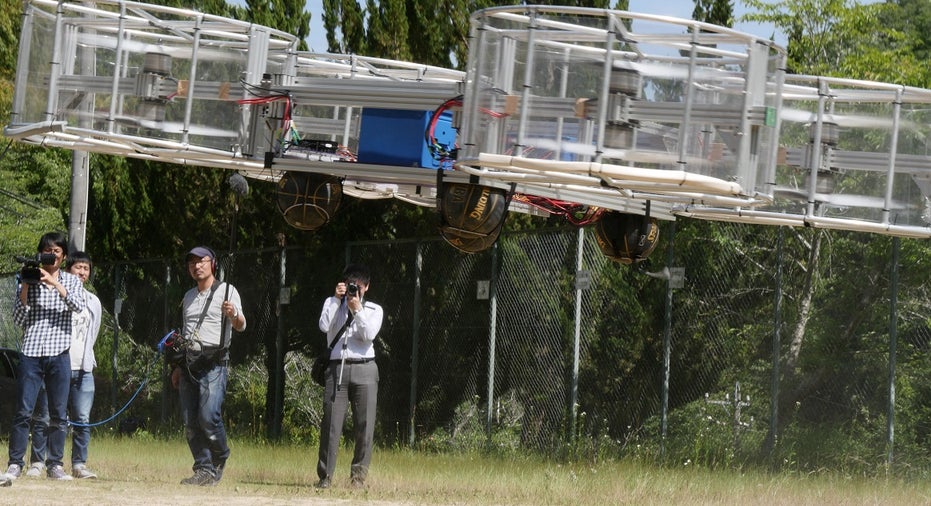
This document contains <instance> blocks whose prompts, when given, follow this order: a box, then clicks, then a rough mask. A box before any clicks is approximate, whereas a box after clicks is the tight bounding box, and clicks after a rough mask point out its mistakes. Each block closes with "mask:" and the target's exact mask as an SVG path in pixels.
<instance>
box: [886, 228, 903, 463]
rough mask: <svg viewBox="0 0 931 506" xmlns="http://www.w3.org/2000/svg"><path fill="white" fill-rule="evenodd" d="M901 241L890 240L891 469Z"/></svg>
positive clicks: (888, 423) (888, 419) (888, 440)
mask: <svg viewBox="0 0 931 506" xmlns="http://www.w3.org/2000/svg"><path fill="white" fill-rule="evenodd" d="M900 244H901V239H899V238H898V237H893V238H892V272H891V273H890V276H889V277H890V279H889V285H890V289H889V291H890V293H889V404H888V411H887V413H888V414H887V415H886V448H887V451H888V455H887V460H886V463H887V464H888V465H889V466H890V467H891V466H892V461H893V456H894V454H893V443H894V442H895V361H896V356H895V355H896V346H895V344H896V343H895V341H896V335H897V333H896V324H897V320H898V310H897V308H896V304H897V303H898V291H899V245H900Z"/></svg>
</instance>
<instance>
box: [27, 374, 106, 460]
mask: <svg viewBox="0 0 931 506" xmlns="http://www.w3.org/2000/svg"><path fill="white" fill-rule="evenodd" d="M93 406H94V373H91V372H86V371H71V391H70V394H69V396H68V416H69V420H70V421H71V465H72V466H74V465H77V464H86V463H87V447H88V445H89V444H90V441H91V429H90V427H88V426H87V424H88V423H90V417H91V408H92V407H93ZM48 422H49V416H48V397H47V396H46V394H45V388H43V389H42V391H41V392H40V393H39V397H38V398H37V399H36V408H35V411H33V413H32V452H31V456H30V457H29V461H30V462H32V463H36V462H43V461H45V451H46V440H47V435H46V432H47V431H48Z"/></svg>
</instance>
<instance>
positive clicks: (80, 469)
mask: <svg viewBox="0 0 931 506" xmlns="http://www.w3.org/2000/svg"><path fill="white" fill-rule="evenodd" d="M71 476H74V477H75V478H77V479H79V480H86V479H90V478H96V477H97V474H96V473H94V472H93V471H91V470H90V469H88V468H87V466H85V465H84V464H75V465H73V466H71Z"/></svg>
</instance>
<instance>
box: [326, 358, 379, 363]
mask: <svg viewBox="0 0 931 506" xmlns="http://www.w3.org/2000/svg"><path fill="white" fill-rule="evenodd" d="M374 361H375V357H369V358H347V359H346V363H347V364H367V363H369V362H374ZM330 363H331V364H339V363H342V360H330Z"/></svg>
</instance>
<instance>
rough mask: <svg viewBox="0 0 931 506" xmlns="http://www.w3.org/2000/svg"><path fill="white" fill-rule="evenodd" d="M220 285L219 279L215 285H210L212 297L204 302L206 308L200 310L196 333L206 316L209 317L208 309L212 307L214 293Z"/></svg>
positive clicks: (195, 328) (214, 282)
mask: <svg viewBox="0 0 931 506" xmlns="http://www.w3.org/2000/svg"><path fill="white" fill-rule="evenodd" d="M219 287H220V282H219V281H217V280H214V281H213V286H211V287H210V297H208V298H207V303H206V304H204V310H203V311H201V312H200V318H198V319H197V326H196V327H194V334H195V335H196V334H197V331H198V330H200V326H201V325H203V324H204V318H206V317H207V310H208V309H210V303H211V302H213V294H215V293H217V288H219ZM221 332H222V330H221Z"/></svg>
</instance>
